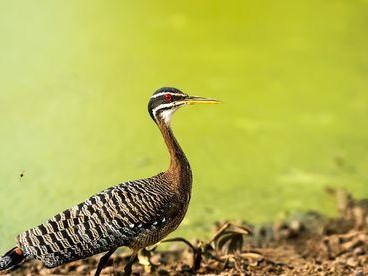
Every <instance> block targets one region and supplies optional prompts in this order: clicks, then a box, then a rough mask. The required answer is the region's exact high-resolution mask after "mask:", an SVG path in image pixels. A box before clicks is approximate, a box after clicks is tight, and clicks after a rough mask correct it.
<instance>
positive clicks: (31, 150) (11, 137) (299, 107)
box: [0, 0, 368, 251]
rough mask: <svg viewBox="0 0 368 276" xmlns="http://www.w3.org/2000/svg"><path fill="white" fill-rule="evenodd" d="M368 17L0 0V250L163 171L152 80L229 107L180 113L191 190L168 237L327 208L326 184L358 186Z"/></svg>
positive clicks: (337, 7) (191, 4) (343, 4)
mask: <svg viewBox="0 0 368 276" xmlns="http://www.w3.org/2000/svg"><path fill="white" fill-rule="evenodd" d="M367 12H368V1H366V0H356V1H347V0H345V1H342V0H336V1H333V0H325V1H321V0H304V1H292V0H286V1H285V0H281V1H259V0H257V1H244V0H243V1H214V0H211V1H210V0H207V1H195V0H192V1H118V0H116V1H97V0H96V1H91V0H88V1H46V0H43V1H37V2H35V1H15V0H11V1H10V0H8V1H6V0H2V1H0V35H1V36H0V87H1V92H0V112H1V113H0V156H1V160H0V206H1V208H0V249H1V250H2V251H3V250H5V249H7V247H10V246H12V245H13V243H14V237H15V235H16V234H17V233H19V232H21V231H23V230H26V229H27V228H29V227H31V226H35V225H37V224H39V223H40V222H43V221H44V220H46V219H47V218H49V217H50V216H52V215H54V214H55V213H57V212H59V211H62V210H64V209H66V208H68V207H70V206H72V205H74V204H76V203H78V202H81V201H83V200H84V199H86V198H87V197H88V196H90V195H92V194H94V193H96V192H99V191H100V190H102V189H104V188H106V187H109V186H112V185H115V184H117V183H119V182H122V181H127V180H132V179H136V178H143V177H149V176H151V175H154V174H156V173H157V172H159V171H162V170H164V169H166V167H167V166H168V155H167V153H166V148H165V146H164V143H163V141H162V137H161V136H160V134H159V131H158V130H157V129H156V126H155V125H154V124H153V122H152V121H151V119H150V118H149V115H148V113H147V107H146V106H147V102H148V99H149V97H150V95H151V93H152V92H153V91H154V90H155V89H157V88H159V87H161V86H174V87H177V88H179V89H181V90H183V91H184V92H186V93H189V94H194V95H201V96H207V97H214V98H218V99H221V100H222V101H223V102H224V104H222V105H219V106H198V107H191V108H186V109H184V110H180V111H179V112H178V113H177V114H176V115H175V118H174V122H173V128H174V132H175V134H176V135H177V138H178V140H179V141H180V143H181V144H182V147H183V148H184V150H185V152H186V153H187V156H188V159H189V160H190V161H191V165H192V168H193V174H194V186H193V198H192V202H191V205H190V209H189V213H188V215H187V217H186V218H185V220H184V222H183V224H182V225H181V226H180V228H179V230H178V231H177V232H175V234H174V235H184V236H185V237H187V238H193V237H194V236H197V237H203V236H205V235H206V234H207V233H208V229H209V228H210V226H211V223H212V222H214V221H215V220H218V219H239V218H241V219H245V220H248V221H251V222H254V223H258V222H265V221H269V220H272V219H275V218H277V217H280V216H282V214H283V213H285V212H288V211H301V210H307V209H314V210H319V211H322V212H323V213H326V214H329V215H333V214H334V210H335V209H334V208H335V203H334V199H333V198H331V197H330V196H328V195H327V194H326V193H325V192H324V187H325V186H333V187H345V188H347V189H348V190H349V191H351V192H353V194H354V195H356V196H358V197H363V196H368V185H367V180H368V155H367V151H368V128H367V119H368V90H367V89H368V16H367ZM21 173H24V176H23V177H22V178H21V177H20V174H21Z"/></svg>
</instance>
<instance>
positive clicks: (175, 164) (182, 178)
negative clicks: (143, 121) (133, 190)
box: [158, 122, 192, 190]
mask: <svg viewBox="0 0 368 276" xmlns="http://www.w3.org/2000/svg"><path fill="white" fill-rule="evenodd" d="M158 126H159V128H160V131H161V133H162V136H163V138H164V140H165V143H166V146H167V149H168V151H169V154H170V167H169V169H168V170H167V173H168V174H171V175H172V176H173V177H174V181H173V182H174V183H173V184H174V186H180V187H178V188H184V189H186V190H187V189H189V190H190V189H191V185H192V171H191V168H190V165H189V162H188V159H187V158H186V156H185V154H184V152H183V150H182V148H181V147H180V145H179V143H178V141H177V140H176V138H175V136H174V134H173V132H172V129H171V127H170V126H168V125H166V124H165V123H164V122H160V123H159V124H158Z"/></svg>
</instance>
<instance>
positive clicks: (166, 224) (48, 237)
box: [0, 87, 218, 275]
mask: <svg viewBox="0 0 368 276" xmlns="http://www.w3.org/2000/svg"><path fill="white" fill-rule="evenodd" d="M197 103H218V101H217V100H214V99H208V98H202V97H193V96H189V95H187V94H185V93H183V92H181V91H180V90H178V89H175V88H171V87H164V88H161V89H158V90H157V91H156V92H155V93H154V94H153V95H152V96H151V98H150V101H149V103H148V111H149V113H150V115H151V117H152V119H153V120H154V121H155V123H156V124H157V126H158V128H159V129H160V131H161V133H162V136H163V138H164V140H165V143H166V146H167V148H168V151H169V153H170V166H169V169H168V170H167V171H165V172H162V173H159V174H158V175H155V176H153V177H150V178H147V179H140V180H135V181H130V182H125V183H121V184H119V185H117V186H114V187H111V188H108V189H106V190H104V191H102V192H100V193H98V194H96V195H94V196H92V197H90V198H89V199H87V200H86V201H84V202H82V203H80V204H78V205H76V206H74V207H72V208H70V209H68V210H66V211H64V212H62V213H59V214H57V215H56V216H54V217H53V218H51V219H49V220H48V221H46V222H45V223H43V224H41V225H39V226H37V227H35V228H32V229H30V230H27V231H25V232H23V233H21V234H20V235H18V236H17V240H18V243H17V246H16V247H14V248H13V249H11V250H10V251H8V252H7V253H6V254H5V255H4V256H3V257H0V271H1V270H6V269H9V268H12V267H14V266H15V265H18V264H20V263H22V262H23V261H25V260H28V259H31V258H37V259H39V260H41V261H42V262H43V263H44V264H45V266H46V267H48V268H52V267H56V266H59V265H61V264H64V263H67V262H71V261H75V260H79V259H82V258H86V257H89V256H92V255H95V254H98V253H101V252H107V253H106V254H105V255H104V256H103V257H102V258H101V259H100V262H99V264H98V267H97V270H96V275H99V274H100V272H101V270H102V269H103V268H104V267H105V266H106V264H107V262H108V260H109V258H110V256H111V255H112V253H113V252H114V251H115V250H116V249H117V248H118V247H120V246H127V247H129V248H131V249H132V257H131V259H130V261H129V263H128V264H127V265H126V266H125V269H124V271H125V274H130V273H131V266H132V264H133V262H134V260H135V258H136V256H137V253H138V251H139V250H140V249H142V248H144V247H147V246H149V245H153V244H155V243H157V242H159V241H160V240H161V239H163V238H164V237H165V236H166V235H168V234H169V233H171V232H172V231H174V230H175V229H176V228H177V227H178V226H179V224H180V222H181V221H182V220H183V218H184V216H185V213H186V211H187V208H188V204H189V200H190V197H191V189H192V171H191V168H190V165H189V162H188V160H187V158H186V157H185V154H184V152H183V150H182V149H181V147H180V145H179V143H178V142H177V140H176V139H175V137H174V134H173V132H172V130H171V127H170V122H171V117H172V114H173V113H174V112H175V111H176V110H177V109H178V108H180V107H182V106H185V105H190V104H197Z"/></svg>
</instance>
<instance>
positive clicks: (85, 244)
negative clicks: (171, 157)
mask: <svg viewBox="0 0 368 276" xmlns="http://www.w3.org/2000/svg"><path fill="white" fill-rule="evenodd" d="M148 181H150V182H151V183H150V185H147V182H148ZM171 204H172V198H171V196H170V193H168V192H167V190H165V186H164V185H152V178H151V179H142V180H137V181H132V182H127V183H123V184H120V185H117V186H115V187H112V188H109V189H107V190H104V191H102V192H101V193H98V194H96V195H94V196H92V197H90V198H89V199H87V200H86V201H84V202H83V203H80V204H78V205H76V206H74V207H72V208H70V209H68V210H66V211H64V212H62V213H59V214H57V215H56V216H55V217H53V218H51V219H49V220H48V221H46V222H45V223H44V224H41V225H39V226H37V227H35V228H32V229H30V230H28V231H25V232H23V233H21V234H20V235H19V236H18V241H19V244H20V246H21V248H22V250H23V251H24V253H26V254H27V255H30V256H35V257H36V258H38V259H40V260H42V261H43V262H44V263H45V265H46V266H47V267H55V266H58V265H60V264H63V263H66V262H69V261H73V260H77V259H81V258H85V257H88V256H91V255H94V254H97V253H100V252H104V251H108V250H110V249H112V248H117V247H119V246H123V245H125V246H129V245H130V244H131V242H132V241H133V240H134V238H136V237H137V236H138V235H140V234H141V233H142V232H143V231H150V230H152V229H155V228H156V227H159V226H161V224H163V223H165V220H167V218H165V214H167V212H168V210H170V209H171Z"/></svg>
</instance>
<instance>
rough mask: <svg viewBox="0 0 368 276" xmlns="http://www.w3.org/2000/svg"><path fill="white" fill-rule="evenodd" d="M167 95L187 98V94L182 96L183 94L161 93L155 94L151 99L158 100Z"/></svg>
mask: <svg viewBox="0 0 368 276" xmlns="http://www.w3.org/2000/svg"><path fill="white" fill-rule="evenodd" d="M166 94H171V95H173V96H183V97H185V96H186V95H185V94H182V93H173V92H161V93H157V94H153V95H152V96H151V99H156V98H158V97H161V96H163V95H166Z"/></svg>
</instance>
